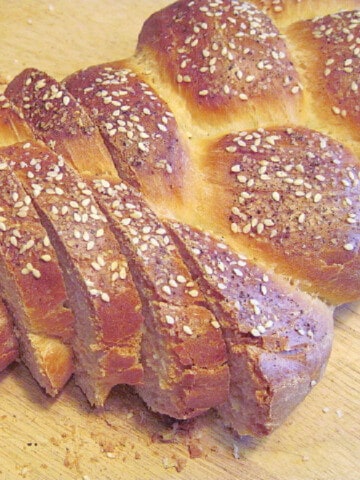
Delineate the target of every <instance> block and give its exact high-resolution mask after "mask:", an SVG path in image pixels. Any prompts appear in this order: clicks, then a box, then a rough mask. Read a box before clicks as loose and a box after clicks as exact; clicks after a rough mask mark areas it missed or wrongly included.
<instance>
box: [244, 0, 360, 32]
mask: <svg viewBox="0 0 360 480" xmlns="http://www.w3.org/2000/svg"><path fill="white" fill-rule="evenodd" d="M251 3H253V4H254V5H256V6H257V7H258V8H260V9H261V10H262V11H263V12H264V13H266V14H267V15H269V16H270V17H271V18H272V19H273V21H274V22H275V24H276V25H279V26H285V25H289V24H290V23H293V22H296V21H299V20H307V19H309V18H315V17H323V16H325V15H330V14H332V13H336V12H339V11H341V10H354V9H355V8H360V1H359V0H252V1H251Z"/></svg>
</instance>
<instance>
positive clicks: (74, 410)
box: [0, 0, 360, 480]
mask: <svg viewBox="0 0 360 480" xmlns="http://www.w3.org/2000/svg"><path fill="white" fill-rule="evenodd" d="M168 3H170V2H169V0H77V1H76V2H74V1H70V0H54V1H52V2H47V1H44V0H11V1H7V0H0V7H1V8H0V38H1V42H0V89H1V85H2V86H4V85H5V83H6V82H7V81H9V80H10V79H11V78H12V77H13V76H14V75H16V74H17V73H19V72H20V71H21V70H22V69H23V68H25V67H28V66H32V67H37V68H39V69H43V70H46V71H47V72H48V73H49V74H51V75H53V76H55V77H56V78H58V79H61V78H63V77H64V76H65V75H67V74H69V73H71V72H73V71H74V70H77V69H79V68H81V67H85V66H87V65H91V64H95V63H101V62H104V61H107V60H114V59H120V58H124V57H126V56H129V55H131V54H132V52H133V50H134V48H135V44H136V39H137V35H138V32H139V31H140V27H141V24H142V22H143V21H144V19H145V18H146V17H147V16H148V15H149V14H150V13H151V12H153V11H155V10H156V9H158V8H161V7H162V6H164V5H166V4H168ZM336 318H337V320H336V332H335V333H336V335H335V344H334V350H333V354H332V357H331V360H330V363H329V366H328V369H327V373H326V376H325V378H324V380H323V381H322V382H321V384H320V385H318V386H317V387H315V388H314V390H313V392H312V393H311V395H310V396H309V397H308V398H307V399H306V400H305V402H304V403H303V404H302V405H301V406H300V407H299V408H298V409H297V410H296V411H295V412H294V413H293V414H292V415H291V417H290V418H289V419H288V420H287V422H286V423H285V424H284V425H283V426H282V427H281V428H280V429H278V430H277V431H276V432H275V433H274V434H273V435H271V436H270V437H268V438H266V439H264V440H251V439H248V438H242V439H240V438H236V437H235V436H234V435H233V434H232V433H231V432H229V431H228V430H226V429H225V428H224V427H223V426H222V425H221V422H220V420H219V419H218V418H216V415H215V414H214V413H210V414H208V415H205V416H203V417H201V418H199V419H197V420H195V421H193V422H190V423H185V424H175V425H170V424H169V423H167V422H166V421H165V420H164V419H161V418H159V417H157V416H155V415H153V414H150V413H149V412H147V410H146V408H145V407H144V406H143V404H142V403H141V401H140V400H139V399H138V398H137V397H135V396H134V395H132V393H131V392H130V391H127V390H126V389H122V388H118V389H115V390H114V391H113V393H112V395H111V397H110V399H109V401H108V402H107V404H106V407H105V408H104V409H103V410H101V411H93V410H91V409H90V408H89V406H88V404H87V402H86V401H85V398H84V396H83V395H82V393H81V392H80V390H79V389H78V388H77V387H76V386H75V385H74V384H73V383H72V382H70V383H69V385H68V386H67V387H66V389H65V391H64V392H63V393H62V394H61V395H60V396H59V397H58V398H57V399H55V400H52V399H50V398H48V397H47V396H46V395H45V394H44V393H43V392H42V391H41V390H40V388H39V387H38V386H37V384H36V383H35V382H34V380H32V378H31V377H30V375H29V373H28V371H27V370H26V368H25V367H23V366H21V365H13V366H12V367H10V368H9V369H8V370H7V371H6V372H4V373H2V374H1V375H0V479H4V480H5V479H6V480H12V479H19V478H20V479H21V478H25V479H34V480H42V479H44V480H45V479H46V480H48V479H66V480H67V479H79V480H95V479H96V480H100V479H101V480H106V479H111V480H116V479H129V480H155V479H156V480H162V479H164V480H165V479H166V480H171V479H180V480H190V479H191V480H197V479H199V480H200V479H201V480H203V479H207V480H215V479H216V480H218V479H219V480H220V479H221V480H230V479H242V480H275V479H276V480H359V479H360V469H359V463H360V460H359V459H360V428H359V425H360V353H359V352H360V303H358V304H354V305H348V306H343V307H341V308H339V309H338V310H337V312H336ZM194 457H197V458H194Z"/></svg>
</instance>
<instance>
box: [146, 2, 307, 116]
mask: <svg viewBox="0 0 360 480" xmlns="http://www.w3.org/2000/svg"><path fill="white" fill-rule="evenodd" d="M169 25H171V30H170V28H169ZM160 32H162V33H161V34H160ZM144 47H148V48H149V49H151V50H154V51H155V52H156V54H157V56H158V57H159V58H158V60H159V62H160V63H161V64H164V65H165V68H164V69H163V70H165V71H166V72H167V73H166V74H167V76H169V77H170V78H171V80H172V82H173V83H174V84H175V85H176V87H177V89H178V91H179V92H181V93H182V94H183V95H188V96H189V97H191V98H193V99H194V100H195V101H196V102H197V103H198V104H200V105H201V106H206V105H208V106H213V107H219V108H224V107H225V106H228V105H229V106H230V105H231V106H236V105H240V107H241V103H242V102H246V101H248V100H252V99H256V98H257V97H259V96H263V95H266V96H268V95H269V96H270V95H275V97H276V96H278V95H279V94H280V92H285V93H286V94H289V96H290V97H291V96H292V95H293V96H298V95H299V94H300V93H301V88H302V87H301V85H300V83H299V79H298V76H297V73H296V71H295V70H294V67H293V65H292V63H291V61H290V60H289V56H288V52H287V48H286V45H285V42H284V41H283V39H282V38H280V36H279V32H278V30H277V28H276V27H275V26H274V24H273V23H272V22H271V20H270V19H269V17H267V16H266V15H265V14H264V13H262V12H261V11H260V10H258V9H257V8H256V7H255V6H254V5H252V4H251V3H247V2H241V1H239V0H226V1H224V0H201V1H197V2H195V1H189V2H177V3H175V4H173V5H170V6H169V7H168V8H166V9H164V10H163V12H162V15H161V16H157V17H156V16H153V17H150V19H149V20H147V22H145V24H144V27H143V29H142V32H141V34H140V37H139V43H138V49H139V50H140V51H141V49H142V48H144ZM164 52H165V53H166V54H165V55H164Z"/></svg>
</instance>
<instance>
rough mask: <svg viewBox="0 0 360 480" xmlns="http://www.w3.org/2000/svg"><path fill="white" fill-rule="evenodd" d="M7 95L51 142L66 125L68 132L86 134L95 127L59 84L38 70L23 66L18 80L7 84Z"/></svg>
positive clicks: (31, 123)
mask: <svg viewBox="0 0 360 480" xmlns="http://www.w3.org/2000/svg"><path fill="white" fill-rule="evenodd" d="M6 96H8V97H9V98H11V100H12V101H13V102H14V103H15V105H17V106H18V107H19V108H21V110H22V112H23V116H24V117H25V118H26V121H27V122H28V123H29V124H30V125H31V126H32V127H33V128H35V129H36V130H37V132H38V133H41V135H42V137H43V139H44V141H46V142H47V143H49V144H50V145H51V144H52V142H55V141H56V138H57V133H58V132H63V131H64V126H65V125H66V132H67V135H69V136H71V135H75V134H76V133H77V132H79V131H81V132H83V133H84V134H88V135H89V134H91V133H92V131H93V130H94V126H93V125H91V123H90V122H89V121H88V120H87V117H86V116H85V115H84V114H83V113H82V110H81V109H79V108H78V106H77V103H76V102H75V100H74V99H73V98H72V97H71V95H69V94H68V93H67V92H66V90H65V89H64V88H63V87H62V86H61V84H59V83H58V82H57V81H56V80H55V79H53V78H51V77H50V76H48V75H47V74H45V73H44V72H41V71H39V70H36V69H32V68H29V69H27V70H24V71H23V72H22V73H21V75H20V76H19V77H18V79H17V82H16V83H14V84H10V86H9V87H8V89H7V91H6Z"/></svg>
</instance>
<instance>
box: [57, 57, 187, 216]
mask: <svg viewBox="0 0 360 480" xmlns="http://www.w3.org/2000/svg"><path fill="white" fill-rule="evenodd" d="M133 67H134V65H133V64H132V63H130V62H129V61H126V60H123V61H119V62H113V63H107V64H103V65H96V66H92V67H90V68H86V69H84V70H81V71H79V72H76V73H74V74H72V75H71V76H70V77H68V78H67V79H66V80H65V85H66V88H67V89H68V90H69V92H70V93H72V94H73V95H74V97H75V98H76V99H77V100H78V101H79V103H80V104H81V105H82V106H84V108H86V111H87V113H88V114H89V116H90V117H91V119H92V120H93V122H94V124H96V125H97V126H98V127H99V130H100V132H101V134H102V136H103V139H104V141H105V143H106V146H107V147H108V149H109V151H110V153H111V155H112V158H113V161H114V164H115V166H116V169H117V171H118V173H119V175H120V177H121V178H122V179H123V180H125V181H127V182H128V183H130V184H131V185H133V186H134V187H136V188H137V189H139V190H141V191H142V193H143V194H144V195H145V196H146V197H147V198H148V199H150V200H151V201H153V202H154V203H155V204H156V205H157V207H158V208H160V205H161V204H162V203H163V204H165V205H166V204H167V203H169V202H174V201H175V200H174V199H175V198H176V201H181V199H182V197H183V194H184V190H183V185H184V177H185V175H186V173H187V169H188V155H187V152H186V150H185V147H184V141H183V139H182V137H181V135H180V132H179V128H178V125H177V122H176V120H175V118H174V115H173V113H172V112H171V110H170V109H169V106H168V105H167V104H166V102H164V101H163V100H162V99H161V98H160V97H159V95H158V94H157V93H156V92H155V91H154V90H153V89H152V88H151V87H150V85H149V84H148V83H147V81H146V77H147V76H146V75H145V76H144V75H143V76H139V75H138V74H137V73H136V71H135V70H134V68H133ZM159 191H161V192H162V194H161V197H159V195H158V192H159Z"/></svg>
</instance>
